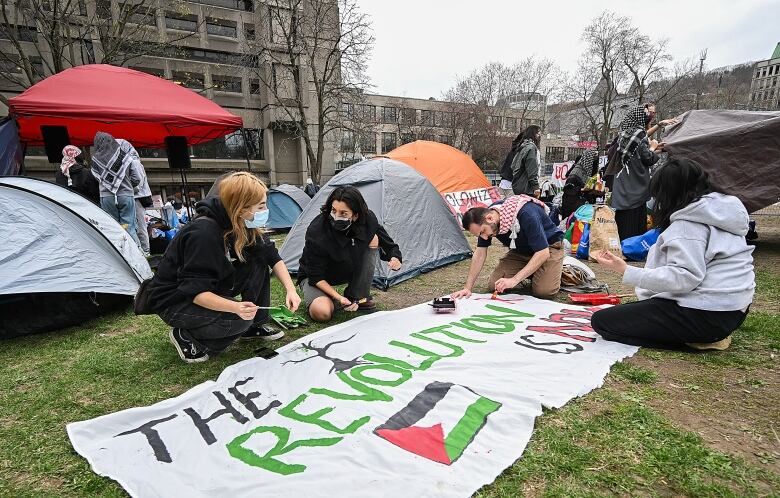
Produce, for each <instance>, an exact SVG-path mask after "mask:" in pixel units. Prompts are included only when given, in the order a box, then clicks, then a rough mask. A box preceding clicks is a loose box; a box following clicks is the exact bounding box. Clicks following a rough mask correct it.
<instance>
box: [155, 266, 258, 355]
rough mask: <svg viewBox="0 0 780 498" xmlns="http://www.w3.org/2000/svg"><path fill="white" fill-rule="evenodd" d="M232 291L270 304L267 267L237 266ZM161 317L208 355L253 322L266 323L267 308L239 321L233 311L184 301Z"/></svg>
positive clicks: (256, 302)
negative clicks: (253, 317) (214, 308)
mask: <svg viewBox="0 0 780 498" xmlns="http://www.w3.org/2000/svg"><path fill="white" fill-rule="evenodd" d="M233 291H234V292H233V293H234V295H238V294H241V299H242V300H243V301H250V302H253V303H255V304H256V305H258V306H270V303H271V274H270V272H269V269H268V266H267V265H265V264H259V265H242V266H241V267H239V269H237V270H236V275H235V286H234V288H233ZM223 297H224V296H223ZM228 299H230V297H228ZM160 318H162V320H163V321H164V322H165V323H167V324H168V325H170V326H171V327H177V328H180V329H182V333H183V335H184V336H185V337H186V338H188V339H190V340H192V341H193V342H195V344H196V345H197V346H200V347H201V348H204V349H206V350H207V351H208V353H209V354H216V353H220V352H222V351H224V350H225V349H226V348H227V347H228V346H230V345H231V344H232V343H233V342H234V341H235V340H236V339H238V338H239V337H241V334H243V333H244V332H246V331H247V330H249V327H251V326H252V325H253V324H254V325H262V324H264V323H266V322H267V321H268V318H269V311H268V310H257V314H256V315H255V319H254V321H252V320H242V319H241V317H239V316H238V315H236V314H235V313H224V312H220V311H214V310H210V309H207V308H204V307H202V306H198V305H197V304H195V303H193V302H192V301H187V302H182V303H180V304H175V305H173V306H170V307H168V308H166V309H165V310H163V311H162V312H161V313H160Z"/></svg>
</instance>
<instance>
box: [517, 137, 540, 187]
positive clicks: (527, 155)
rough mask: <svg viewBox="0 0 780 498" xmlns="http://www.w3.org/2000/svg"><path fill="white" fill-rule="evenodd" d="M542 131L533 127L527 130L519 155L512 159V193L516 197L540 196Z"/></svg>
mask: <svg viewBox="0 0 780 498" xmlns="http://www.w3.org/2000/svg"><path fill="white" fill-rule="evenodd" d="M541 140H542V129H541V128H539V127H538V126H536V125H531V126H529V127H528V128H526V129H525V132H524V133H523V140H522V142H520V146H519V149H518V151H517V154H515V157H514V159H512V192H514V194H515V195H521V194H526V195H529V196H532V197H536V196H538V195H539V164H540V163H541V162H542V161H541V156H540V154H539V143H540V141H541Z"/></svg>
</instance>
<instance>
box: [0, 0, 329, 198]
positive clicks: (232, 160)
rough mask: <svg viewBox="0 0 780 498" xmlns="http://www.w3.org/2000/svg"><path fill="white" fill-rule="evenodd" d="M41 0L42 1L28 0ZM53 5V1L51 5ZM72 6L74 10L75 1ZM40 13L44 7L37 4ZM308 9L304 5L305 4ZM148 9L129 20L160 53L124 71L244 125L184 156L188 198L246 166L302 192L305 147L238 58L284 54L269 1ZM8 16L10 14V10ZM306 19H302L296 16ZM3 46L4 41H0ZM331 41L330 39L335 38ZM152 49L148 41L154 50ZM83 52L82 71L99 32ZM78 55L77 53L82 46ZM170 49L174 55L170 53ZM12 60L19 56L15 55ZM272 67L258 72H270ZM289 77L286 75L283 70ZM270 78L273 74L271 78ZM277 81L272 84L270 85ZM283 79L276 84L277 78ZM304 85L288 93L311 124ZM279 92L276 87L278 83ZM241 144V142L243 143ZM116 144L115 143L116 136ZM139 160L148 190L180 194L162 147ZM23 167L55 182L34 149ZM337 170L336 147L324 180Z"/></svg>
mask: <svg viewBox="0 0 780 498" xmlns="http://www.w3.org/2000/svg"><path fill="white" fill-rule="evenodd" d="M35 1H40V0H35ZM53 1H57V0H53ZM74 3H75V2H74ZM41 4H42V5H50V4H49V3H48V2H45V1H44V2H41ZM304 4H305V3H304ZM147 5H153V6H154V7H150V8H149V9H148V12H145V13H143V14H134V17H132V21H131V22H134V23H136V24H138V25H142V26H144V27H145V29H146V28H148V30H151V32H152V33H154V32H156V33H155V35H154V37H155V38H156V40H157V44H158V46H160V47H164V48H165V49H161V50H159V51H157V52H159V53H156V51H154V50H150V51H146V52H144V53H145V54H150V53H154V54H155V55H144V56H142V57H139V58H136V59H134V60H132V61H131V62H129V63H128V64H126V65H127V66H128V67H131V68H133V69H137V70H139V71H144V72H147V73H150V74H154V75H157V76H160V77H162V78H165V79H168V80H171V81H174V82H176V83H178V84H181V85H184V86H186V87H187V88H190V89H192V90H193V91H196V92H198V93H201V94H202V95H204V96H205V97H207V98H209V99H211V100H213V101H214V102H216V103H217V104H219V105H221V106H222V107H224V108H225V109H227V110H229V111H230V112H232V113H234V114H237V115H239V116H241V117H242V118H243V120H244V126H245V130H244V133H241V132H237V133H234V134H232V135H229V136H227V137H225V138H224V139H218V140H215V141H212V142H209V143H207V144H202V145H198V146H194V147H192V148H191V156H192V169H191V170H190V171H189V172H188V177H189V178H188V180H189V183H190V184H191V188H190V190H191V191H193V190H194V191H195V192H196V193H199V194H200V195H202V194H203V193H204V191H206V190H208V188H209V186H210V185H211V184H212V182H213V180H214V178H215V177H216V176H218V175H219V174H221V173H223V172H226V171H231V170H245V169H247V168H250V169H251V170H252V171H255V172H258V173H259V174H260V175H261V176H262V177H264V178H265V179H266V180H267V181H268V182H269V183H270V184H271V185H276V184H280V183H292V184H297V185H301V184H303V183H304V182H305V180H306V177H307V176H308V174H307V163H308V161H307V155H306V153H305V147H304V144H303V140H302V139H300V138H298V137H295V136H294V135H292V134H291V133H290V132H289V131H288V130H289V127H285V122H286V121H287V120H288V119H289V118H287V117H286V113H285V112H284V110H283V109H280V108H279V106H280V105H281V104H280V103H278V102H275V100H274V98H273V95H272V93H273V92H271V91H269V89H268V88H266V87H265V86H264V85H262V84H261V83H260V80H259V79H258V78H256V77H253V74H255V75H256V74H257V71H258V70H257V69H255V70H253V69H251V68H249V67H248V66H247V64H248V62H247V59H246V58H245V57H244V56H243V54H244V53H245V52H246V51H247V50H248V47H250V46H252V45H253V44H260V43H262V44H264V45H265V44H267V46H270V48H271V49H273V50H277V48H278V50H279V51H281V50H282V49H283V47H282V45H281V44H280V40H278V39H277V38H278V36H277V34H276V30H278V29H279V27H278V26H275V25H274V22H273V20H274V19H277V18H279V16H278V15H273V16H272V15H271V13H272V11H271V9H276V8H278V7H275V6H274V5H275V4H273V3H272V2H268V3H266V2H265V0H197V1H191V0H185V1H184V2H179V3H176V4H174V3H173V2H171V3H170V4H166V3H165V2H157V1H155V2H147ZM9 8H10V7H9ZM119 8H120V3H118V2H117V0H110V1H109V0H81V1H80V2H79V9H80V11H81V12H80V13H81V15H83V16H85V18H86V17H87V16H90V18H91V16H94V18H96V19H97V18H102V19H109V18H111V17H113V18H114V20H116V18H117V15H118V12H119ZM303 15H305V12H304V13H303ZM18 29H19V30H20V32H21V31H22V30H23V31H24V34H25V36H24V37H22V39H23V40H30V41H23V42H22V44H21V45H22V47H23V48H24V50H25V51H26V53H28V54H36V53H37V52H38V51H39V50H40V49H41V48H43V49H44V50H43V51H42V52H43V53H41V56H37V55H36V56H33V57H31V62H32V63H33V64H37V63H40V64H41V67H43V61H41V60H40V57H50V51H49V53H48V54H47V52H46V50H47V47H46V45H45V42H44V41H43V40H44V37H43V35H42V34H41V33H37V32H36V29H35V28H34V27H28V26H24V27H21V26H20V27H18ZM3 33H4V30H3V29H2V25H0V51H3V53H5V54H12V55H13V54H18V52H16V51H15V49H14V47H13V45H12V44H11V43H10V42H9V40H8V36H7V35H6V36H4V35H3ZM4 38H5V39H4ZM337 38H338V36H337V34H336V35H334V36H333V39H337ZM152 43H153V42H152ZM86 44H88V47H87V48H88V49H87V50H82V51H81V53H82V54H84V55H82V57H81V60H80V61H77V63H78V62H80V63H83V64H87V63H92V62H95V60H97V61H100V60H102V57H101V50H103V48H102V47H101V44H100V38H99V36H97V35H96V34H95V35H94V36H92V40H91V42H89V41H87V42H86ZM82 48H83V47H82ZM170 48H174V50H170ZM17 56H18V55H17ZM0 66H1V67H0V69H1V70H3V71H16V72H19V73H20V74H21V73H22V72H21V71H20V69H19V68H18V67H15V66H14V64H9V63H8V61H6V62H5V64H0ZM303 66H304V63H303V62H301V65H300V66H299V68H293V70H300V71H301V74H304V75H305V74H307V73H306V71H305V68H304V67H303ZM276 69H277V68H275V67H274V68H264V69H262V70H270V71H276ZM286 69H288V70H289V69H291V68H286ZM274 76H276V72H274ZM274 81H275V82H276V77H274ZM280 81H281V79H280ZM307 83H308V82H306V81H305V79H304V83H303V85H302V86H304V85H305V86H306V87H307V88H299V89H295V88H292V89H291V90H290V91H293V92H299V93H300V94H301V95H302V97H303V99H304V104H305V108H306V112H307V117H309V115H311V117H310V119H309V122H310V123H314V122H316V107H315V106H316V105H317V104H316V101H314V100H311V99H309V98H308V95H309V92H308V84H307ZM279 84H283V83H279ZM23 89H24V88H23V87H21V86H19V85H13V84H9V82H8V81H5V80H4V79H2V78H0V92H2V93H3V95H5V96H7V97H9V98H10V97H13V96H15V95H17V94H19V93H21V92H22V91H23ZM5 114H7V109H6V108H5V106H3V105H2V104H0V116H3V115H5ZM245 136H246V137H247V143H245V141H244V137H245ZM118 138H121V137H118ZM139 152H140V153H141V155H142V156H143V157H144V158H145V160H144V165H145V167H146V169H147V173H148V177H149V181H150V184H151V185H152V190H153V191H154V192H155V193H162V194H163V195H170V194H171V193H173V192H177V191H178V190H179V173H178V171H177V170H176V171H174V170H170V169H169V168H168V164H167V159H166V158H165V150H164V149H146V150H140V151H139ZM27 156H28V157H27V159H26V161H25V166H26V168H27V172H28V174H29V175H30V176H36V177H41V178H44V179H52V178H53V176H54V171H55V168H56V166H55V165H52V164H49V163H48V162H46V158H45V157H42V156H43V150H42V148H32V149H31V150H29V151H28V154H27ZM333 169H334V163H333V149H332V147H329V148H327V149H326V153H325V161H324V164H323V170H322V176H323V181H324V180H326V179H327V178H329V177H331V176H332V175H333V174H334V173H333Z"/></svg>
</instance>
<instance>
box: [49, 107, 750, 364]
mask: <svg viewBox="0 0 780 498" xmlns="http://www.w3.org/2000/svg"><path fill="white" fill-rule="evenodd" d="M654 118H655V107H654V106H653V105H652V104H645V105H640V106H636V107H634V108H632V109H630V110H629V112H628V113H627V114H626V116H625V117H624V118H623V120H622V121H621V123H620V126H619V130H620V131H619V134H618V135H617V136H616V137H615V138H614V139H613V141H612V142H611V144H610V145H608V146H607V147H606V148H605V150H604V151H603V152H605V153H606V156H607V162H606V165H605V166H604V167H603V168H601V169H599V150H598V149H595V148H594V149H590V150H586V151H584V152H583V154H582V155H581V156H580V157H578V158H577V160H576V161H575V162H574V165H573V166H572V167H571V168H570V169H569V171H568V172H567V174H566V180H565V184H564V187H563V191H562V192H561V194H560V195H559V196H558V198H557V199H556V201H555V202H553V199H552V195H549V196H544V195H543V192H542V188H541V186H540V180H539V168H540V164H541V159H540V149H539V147H540V140H541V129H540V128H539V127H538V126H536V125H532V126H529V127H528V128H527V129H526V130H524V132H523V133H521V134H520V135H518V136H517V137H516V138H515V140H514V141H513V142H512V145H511V148H510V150H509V151H508V153H507V156H506V159H505V160H504V162H503V164H502V167H501V183H500V185H499V189H500V191H501V192H502V193H503V197H504V199H502V200H501V201H498V202H496V203H494V204H493V205H490V206H488V207H476V208H471V209H469V210H468V211H467V212H466V213H465V214H464V215H463V217H462V225H463V229H464V230H466V231H468V232H470V233H471V234H472V235H473V236H475V237H476V239H477V242H476V249H475V251H474V253H473V256H472V261H471V264H470V267H469V270H468V274H467V276H466V281H465V283H464V285H463V288H462V289H461V290H459V291H457V292H454V293H453V294H452V297H453V298H455V299H461V298H468V297H470V295H471V293H472V291H473V290H474V286H475V285H476V282H477V278H478V277H479V274H480V273H481V270H482V269H483V267H484V265H485V262H486V260H487V252H488V248H489V247H490V246H491V245H492V241H493V239H496V240H498V241H499V242H500V243H501V244H502V245H504V246H505V247H507V249H508V250H507V252H506V253H505V254H504V255H503V256H502V257H501V258H500V260H499V262H498V264H497V266H496V267H495V268H494V269H493V270H492V273H491V275H490V277H489V279H488V287H489V289H488V290H489V291H492V292H496V293H502V292H507V291H510V290H512V289H515V288H518V287H521V285H522V283H523V281H525V280H530V290H531V294H532V295H534V296H536V297H539V298H543V299H552V298H554V297H555V296H556V294H557V293H558V291H559V289H560V286H561V274H562V269H563V261H564V256H565V251H564V233H563V231H564V230H565V228H566V223H567V220H570V219H571V217H572V215H573V213H575V211H577V210H578V208H579V207H580V206H582V205H584V204H592V203H597V202H600V203H603V202H604V198H605V197H608V193H610V191H611V196H609V197H610V199H609V204H610V205H611V207H612V209H613V210H614V211H615V221H616V224H617V230H618V233H619V237H620V239H621V240H622V239H626V238H628V237H633V236H636V235H641V234H644V233H645V231H646V230H648V228H649V227H648V213H650V214H651V217H650V220H652V227H653V228H654V229H657V230H658V231H660V233H661V235H660V237H659V240H658V242H657V244H656V245H654V246H653V247H652V248H651V249H650V252H649V254H648V258H647V264H646V265H645V267H644V268H637V267H633V266H630V265H627V264H626V262H625V261H623V260H622V259H620V258H617V257H616V256H615V255H613V254H611V253H609V252H600V253H597V254H594V258H595V259H596V261H598V262H599V263H600V264H601V265H603V266H604V267H605V268H607V269H609V270H612V271H615V272H617V273H619V274H621V275H622V278H623V282H624V283H626V284H628V285H632V286H634V287H636V292H637V297H638V298H639V301H638V302H636V303H631V304H627V305H621V306H616V307H613V308H609V309H605V310H602V311H599V312H597V313H595V314H594V315H593V328H594V330H596V331H597V332H599V333H600V334H601V335H602V337H604V338H605V339H608V340H615V341H620V342H625V343H628V344H635V345H641V346H651V347H663V348H673V349H674V348H680V347H698V348H703V349H708V348H715V349H722V348H724V347H727V346H728V344H727V343H728V341H730V334H731V333H732V332H733V331H734V330H736V329H737V328H738V327H739V326H740V325H741V324H742V322H743V321H744V319H745V316H746V315H747V312H748V309H749V306H750V303H751V302H752V297H753V290H754V287H755V283H754V280H755V277H754V273H753V266H752V255H751V254H752V248H751V247H749V246H748V245H747V244H746V241H745V235H746V233H747V231H748V222H749V219H748V215H747V211H746V210H745V208H744V206H743V205H742V203H741V202H740V201H739V199H737V198H736V197H732V196H729V195H726V194H723V193H722V191H721V189H720V188H719V187H718V186H717V185H716V184H715V182H713V181H712V179H711V178H710V177H709V175H708V174H707V173H706V172H705V171H704V169H703V168H702V167H701V165H699V164H697V163H695V162H694V161H690V160H687V159H685V158H673V159H672V160H668V161H666V163H665V164H663V165H661V166H658V165H659V164H660V162H663V161H660V162H659V160H660V158H661V156H660V153H661V152H662V151H663V146H664V144H663V143H659V142H658V141H656V140H654V139H651V138H650V137H651V136H652V134H653V133H655V132H656V131H657V130H658V128H659V127H663V126H668V125H672V124H675V121H674V120H665V121H661V122H660V123H657V124H655V123H653V121H654ZM62 154H63V158H62V163H61V165H60V170H59V171H58V172H57V179H56V181H57V183H59V184H60V185H62V186H64V187H67V188H69V189H71V190H73V191H75V192H78V193H80V194H81V195H83V196H85V197H87V198H88V199H90V200H91V201H92V202H95V203H96V204H98V205H100V207H101V208H102V209H103V210H105V211H106V212H107V213H109V214H110V215H111V216H112V217H113V218H114V219H116V220H117V222H119V223H120V224H121V225H122V226H123V227H125V229H126V230H127V232H128V234H129V235H130V237H131V238H132V239H133V241H135V243H136V244H138V246H139V247H140V248H141V250H142V251H143V252H144V253H145V254H146V255H149V254H150V253H151V252H160V253H161V252H164V256H163V257H162V260H161V261H160V263H159V267H158V269H157V272H156V274H155V276H154V278H153V279H152V280H150V281H147V282H145V283H144V285H142V288H141V291H139V295H138V296H137V301H139V300H140V301H141V302H144V303H147V304H146V308H147V312H149V313H156V314H158V315H159V316H160V317H161V318H162V319H163V321H165V322H166V323H167V324H169V325H170V326H171V327H172V329H171V332H170V340H171V342H172V343H173V345H174V346H175V348H176V350H177V352H178V354H179V356H180V357H181V358H182V359H183V360H184V361H187V362H200V361H205V360H207V359H208V358H209V356H213V355H215V354H219V353H220V352H221V351H223V350H224V349H225V348H226V347H227V346H228V345H230V344H231V343H232V342H233V341H235V340H236V339H238V338H240V337H250V338H261V339H265V340H275V339H278V338H280V337H282V336H283V335H284V334H283V333H282V332H279V331H276V330H274V329H272V328H270V327H269V326H268V320H269V313H268V309H269V308H270V299H271V298H270V275H271V273H273V274H274V275H276V277H277V278H278V279H279V281H280V282H281V283H282V286H283V287H284V291H285V305H286V306H287V307H288V308H289V309H290V310H292V311H295V310H296V309H297V308H298V307H299V305H300V304H301V302H302V301H303V303H304V306H305V309H306V312H307V313H308V315H309V317H310V318H311V319H313V320H315V321H317V322H327V321H329V320H331V319H332V318H333V316H334V314H335V313H336V312H337V311H346V312H356V311H368V312H370V311H373V310H374V309H375V308H376V304H375V303H374V301H373V298H372V295H371V293H370V289H371V285H372V281H373V277H374V271H375V269H376V267H377V265H378V264H380V263H379V261H380V260H382V261H385V262H386V264H387V265H388V268H389V269H390V270H391V271H397V270H399V269H400V268H401V266H402V264H403V263H402V261H403V258H402V254H401V250H400V248H399V246H398V245H397V244H396V243H395V242H394V241H393V238H392V236H391V235H390V234H389V233H388V231H387V230H386V229H385V228H384V227H383V226H382V224H381V223H380V221H379V219H378V218H377V216H376V215H375V214H374V213H373V212H372V211H371V210H370V209H369V208H368V206H367V204H366V202H365V199H364V198H363V196H362V195H361V193H360V191H359V190H358V189H357V188H355V187H353V186H340V187H337V188H335V189H333V190H332V191H330V193H329V195H328V197H327V199H326V200H325V202H324V203H323V204H322V206H321V207H320V213H319V215H318V216H317V217H316V218H314V220H313V221H312V222H311V223H310V225H309V227H308V229H307V231H306V237H305V243H304V247H303V252H302V256H301V258H300V262H299V271H298V274H297V280H296V281H295V282H294V281H293V279H292V278H291V276H290V274H289V272H288V271H287V267H286V266H285V264H284V262H283V261H282V260H281V258H280V257H279V254H278V252H277V250H276V247H275V246H274V244H273V243H272V242H271V241H270V239H269V238H268V237H267V234H266V232H265V231H264V227H265V225H266V223H267V221H268V208H267V204H266V202H267V191H268V189H267V187H266V185H265V184H264V183H263V182H262V181H261V180H260V179H259V178H258V177H256V176H255V175H253V174H251V173H248V172H236V173H228V174H225V175H222V176H221V177H219V178H218V179H217V181H215V183H214V186H213V187H212V188H211V190H210V191H209V194H208V195H207V196H206V198H205V199H204V200H203V201H201V202H198V203H197V204H195V202H194V199H192V203H191V204H189V205H186V204H185V202H183V200H182V199H179V198H177V197H176V196H171V197H169V198H168V199H167V200H166V202H165V204H164V205H163V206H161V207H158V208H157V209H156V210H155V209H152V208H153V200H152V192H151V189H150V187H149V183H148V180H147V175H146V171H145V169H144V167H143V164H142V162H141V158H140V157H139V155H138V153H137V151H136V149H135V148H134V147H133V146H132V144H130V143H129V142H127V141H126V140H123V139H117V138H114V137H112V136H111V135H109V134H108V133H103V132H98V133H97V134H96V135H95V140H94V148H93V150H92V154H91V164H90V167H87V165H86V164H85V161H84V159H83V154H82V151H81V150H80V149H79V148H78V147H75V146H73V145H68V146H67V147H65V148H64V149H63V151H62ZM594 178H595V179H596V181H597V182H598V184H599V185H601V184H606V186H607V188H597V189H591V188H588V187H587V186H588V185H589V184H591V181H592V180H593V179H594ZM302 188H303V190H304V192H305V193H306V194H307V195H308V196H309V197H314V196H315V195H316V194H317V193H318V191H319V190H320V187H319V186H318V185H317V184H315V183H314V182H313V181H312V179H311V178H309V179H307V181H306V184H305V185H304V186H303V187H302ZM545 194H546V192H545ZM188 200H189V199H188ZM193 215H194V216H193ZM191 217H192V219H190V218H191ZM173 235H176V236H175V237H174V236H173ZM161 243H162V244H163V245H162V246H161V245H160V244H161ZM168 245H170V247H168V248H167V250H165V248H166V246H168ZM296 285H297V286H298V288H299V289H300V294H301V295H302V296H303V299H302V300H301V298H300V297H299V293H298V290H297V289H296ZM344 285H345V286H346V287H343V290H340V289H342V287H341V286H344Z"/></svg>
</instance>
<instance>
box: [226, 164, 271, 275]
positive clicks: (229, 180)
mask: <svg viewBox="0 0 780 498" xmlns="http://www.w3.org/2000/svg"><path fill="white" fill-rule="evenodd" d="M267 192H268V187H266V186H265V183H263V181H262V180H260V179H259V178H258V177H256V176H255V175H253V174H252V173H249V172H248V171H239V172H236V173H231V174H230V175H228V176H226V177H225V178H224V179H223V180H222V181H221V182H220V183H219V200H220V201H222V206H223V207H224V208H225V211H227V214H228V217H229V218H230V224H231V229H230V230H229V231H227V232H226V233H225V244H226V245H227V243H228V240H229V239H230V238H231V237H232V238H233V249H235V251H236V256H238V259H239V260H241V261H246V260H245V259H244V254H243V252H244V247H246V246H251V245H254V243H255V241H256V240H257V236H258V235H259V234H261V233H262V232H261V231H260V229H252V228H246V226H245V225H244V219H243V218H242V217H241V213H242V212H243V211H246V210H247V209H249V208H250V207H252V206H254V205H255V204H258V203H260V202H262V201H263V199H265V198H266V194H267Z"/></svg>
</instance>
